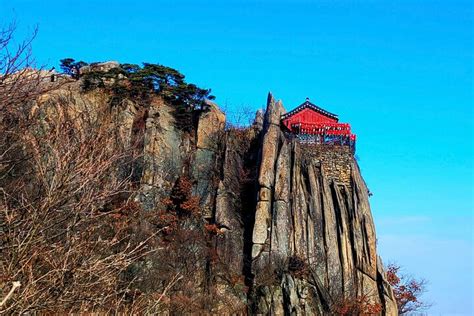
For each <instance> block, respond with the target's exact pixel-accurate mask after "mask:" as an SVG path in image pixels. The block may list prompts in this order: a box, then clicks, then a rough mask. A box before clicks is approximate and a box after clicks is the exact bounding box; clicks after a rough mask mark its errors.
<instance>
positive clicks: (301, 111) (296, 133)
mask: <svg viewBox="0 0 474 316" xmlns="http://www.w3.org/2000/svg"><path fill="white" fill-rule="evenodd" d="M281 125H282V127H283V129H284V130H285V132H286V134H287V135H288V136H290V137H295V138H296V139H297V140H298V141H300V142H302V143H310V144H328V145H342V146H350V147H351V149H352V151H355V141H356V135H355V134H352V132H351V126H350V125H349V124H348V123H339V119H338V117H337V115H336V114H333V113H330V112H328V111H326V110H324V109H322V108H320V107H319V106H317V105H315V104H313V103H311V102H310V101H309V99H308V98H306V101H305V102H304V103H303V104H301V105H300V106H298V107H296V108H295V109H293V110H292V111H290V112H288V113H285V114H283V115H282V117H281Z"/></svg>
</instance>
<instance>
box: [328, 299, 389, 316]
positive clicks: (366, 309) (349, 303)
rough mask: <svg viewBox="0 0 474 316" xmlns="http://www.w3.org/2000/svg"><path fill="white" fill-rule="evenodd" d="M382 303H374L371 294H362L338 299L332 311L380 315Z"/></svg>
mask: <svg viewBox="0 0 474 316" xmlns="http://www.w3.org/2000/svg"><path fill="white" fill-rule="evenodd" d="M382 309H383V308H382V305H381V304H380V303H374V302H373V301H372V299H371V298H370V296H368V295H362V296H356V297H347V298H342V299H337V300H335V302H334V303H333V305H332V308H331V311H332V313H334V314H336V315H342V316H349V315H354V316H356V315H379V314H380V313H381V312H382Z"/></svg>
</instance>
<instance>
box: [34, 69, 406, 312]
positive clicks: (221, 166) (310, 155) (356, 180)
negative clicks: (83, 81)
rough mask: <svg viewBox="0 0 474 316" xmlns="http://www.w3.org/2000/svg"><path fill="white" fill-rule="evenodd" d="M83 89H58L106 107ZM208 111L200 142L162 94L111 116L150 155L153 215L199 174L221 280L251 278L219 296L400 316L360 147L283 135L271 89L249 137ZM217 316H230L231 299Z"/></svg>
mask: <svg viewBox="0 0 474 316" xmlns="http://www.w3.org/2000/svg"><path fill="white" fill-rule="evenodd" d="M98 66H100V67H113V66H114V64H113V63H110V64H104V65H98ZM74 89H77V87H76V88H74ZM74 89H72V90H62V91H59V92H58V94H67V95H69V97H70V98H71V99H72V100H73V101H74V102H73V103H74V104H76V107H78V110H80V109H81V108H94V107H95V108H97V110H98V111H97V112H98V113H102V112H103V109H105V108H106V107H107V98H106V97H100V95H99V94H97V95H93V94H87V95H80V94H78V93H75V92H73V90H74ZM47 101H48V100H43V102H47ZM209 107H210V110H209V111H206V112H202V113H201V114H200V115H199V117H198V118H197V126H196V129H195V134H194V135H190V134H185V133H183V132H182V131H180V130H178V129H177V128H176V127H175V124H174V120H175V118H174V117H173V115H172V111H173V109H172V108H170V107H169V106H168V105H166V104H165V103H163V102H162V100H160V99H158V98H157V99H155V100H153V101H152V102H151V104H150V106H149V107H148V108H147V109H146V110H145V109H140V108H139V107H137V106H136V105H135V104H134V103H133V102H131V101H130V102H126V103H124V105H123V107H122V108H120V109H118V108H116V109H113V110H112V112H111V114H110V115H111V117H112V118H113V119H114V120H116V121H118V122H120V124H119V125H120V126H121V127H120V130H119V131H117V135H118V137H120V138H122V139H123V140H124V143H126V144H134V146H135V147H134V148H135V149H134V150H136V155H137V157H140V159H139V160H138V162H139V163H138V165H137V166H136V167H135V169H136V170H137V172H136V173H137V174H136V177H137V180H138V182H139V183H140V188H139V192H140V194H139V196H138V198H137V200H138V201H140V202H141V204H142V205H143V206H144V208H145V209H147V210H153V209H157V208H158V207H159V205H160V203H161V201H162V199H163V198H164V197H166V195H167V194H169V192H170V190H171V187H172V185H173V183H174V182H175V181H176V179H177V178H178V177H179V176H180V175H181V174H182V173H183V172H184V170H185V169H186V168H187V169H191V170H188V172H189V173H190V174H191V175H192V178H193V183H194V187H193V194H195V195H197V196H199V198H200V206H201V210H202V217H203V218H202V222H203V223H210V224H213V225H215V227H217V229H218V232H219V233H218V234H217V235H216V236H213V237H212V238H213V241H212V245H213V247H214V250H215V252H216V253H217V255H218V256H219V264H220V265H221V266H222V267H225V270H220V271H221V272H220V273H222V274H223V275H221V276H222V278H221V279H243V280H245V282H244V283H242V284H240V283H238V282H237V283H238V284H237V285H238V286H240V287H241V288H237V285H235V284H234V285H233V287H230V286H229V285H227V284H226V283H223V282H220V281H217V283H218V284H217V287H218V289H219V290H218V291H219V293H220V294H222V293H224V295H226V296H227V297H228V301H229V302H238V303H240V304H243V305H244V306H245V305H247V306H248V309H247V311H248V313H249V314H269V315H283V314H285V315H302V314H305V315H328V314H337V312H336V311H337V307H338V306H340V305H341V304H342V305H343V304H344V303H345V302H347V301H354V299H355V298H362V297H363V298H365V300H366V303H367V304H371V306H373V307H376V308H375V310H376V312H375V314H379V315H396V314H397V308H396V304H395V302H394V298H393V293H392V290H391V288H390V286H389V284H388V283H387V282H386V280H385V272H384V270H383V265H382V262H381V260H380V258H379V257H378V256H377V250H376V235H375V227H374V223H373V219H372V215H371V211H370V206H369V201H368V189H367V186H366V184H365V182H364V180H363V179H362V176H361V174H360V171H359V167H358V165H357V162H356V161H355V160H354V157H353V154H352V152H351V151H350V149H349V148H347V147H340V146H334V147H330V146H321V145H319V146H318V145H303V144H300V143H298V142H296V141H294V140H290V139H289V138H288V137H286V136H285V134H284V133H283V132H282V130H281V129H280V117H281V115H282V114H283V113H285V109H284V107H283V104H282V103H281V102H280V101H275V99H274V98H273V96H272V95H271V94H270V95H269V96H268V101H267V108H266V111H265V113H262V112H258V113H257V115H256V120H255V123H254V124H253V126H252V127H249V128H247V129H245V130H242V129H226V128H225V123H226V122H225V115H224V113H223V112H222V111H221V110H220V109H219V108H218V106H217V105H215V104H213V103H210V104H209ZM101 111H102V112H101ZM187 165H188V166H187ZM189 165H191V166H192V167H191V168H189ZM206 264H208V266H209V267H208V268H207V269H206V271H209V270H212V267H211V263H201V264H199V265H200V266H204V265H206ZM197 265H198V264H197ZM222 271H223V272H222ZM234 283H235V282H234ZM236 304H237V303H236ZM377 308H378V309H377ZM219 313H226V305H225V304H224V303H222V306H221V309H220V310H219ZM227 313H231V312H230V311H227Z"/></svg>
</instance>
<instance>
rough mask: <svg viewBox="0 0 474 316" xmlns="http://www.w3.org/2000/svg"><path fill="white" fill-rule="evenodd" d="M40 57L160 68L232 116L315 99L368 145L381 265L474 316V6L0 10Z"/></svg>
mask: <svg viewBox="0 0 474 316" xmlns="http://www.w3.org/2000/svg"><path fill="white" fill-rule="evenodd" d="M13 19H14V20H16V21H17V24H18V27H19V32H18V35H19V37H21V36H24V34H27V33H28V30H31V28H32V27H33V26H34V25H35V24H37V25H38V26H39V34H38V37H37V38H36V40H35V42H34V54H35V56H36V58H37V60H38V62H39V63H41V64H47V65H48V66H57V63H58V60H59V59H61V58H65V57H73V58H75V59H82V60H84V61H89V62H91V61H105V60H117V61H120V62H130V63H140V62H142V61H146V62H153V63H161V64H164V65H167V66H171V67H174V68H176V69H178V70H180V71H181V72H182V73H184V74H185V75H186V76H187V78H188V80H189V81H190V82H194V83H197V84H198V85H200V86H202V87H207V88H212V90H213V93H214V94H215V95H216V97H217V102H218V103H219V104H221V105H223V106H225V107H226V109H227V110H228V111H229V112H231V113H232V112H236V111H240V110H241V109H243V108H250V109H252V110H255V109H258V108H261V107H262V106H263V105H264V103H265V100H266V94H267V92H268V91H272V92H273V93H274V95H275V96H276V97H277V98H280V99H282V100H283V103H284V105H285V106H286V108H287V109H291V108H293V107H295V106H297V105H299V104H300V103H302V102H303V101H304V99H305V97H310V98H311V100H312V101H313V102H314V103H316V104H318V105H319V106H321V107H323V108H325V109H327V110H328V111H330V112H333V113H337V114H339V117H340V119H341V121H344V122H350V123H351V124H352V127H353V130H354V132H355V133H356V134H357V135H358V144H357V156H358V157H359V163H360V165H361V169H362V172H363V176H364V178H365V179H366V181H367V183H368V185H369V188H370V190H371V191H372V192H373V194H374V195H373V197H372V198H371V204H372V210H373V214H374V218H375V222H376V228H377V233H378V247H379V252H380V253H381V255H382V257H383V259H384V261H386V262H397V263H399V264H400V265H402V266H404V267H405V270H406V272H409V273H412V274H413V275H415V276H418V277H424V278H426V279H427V280H429V282H430V284H429V292H428V293H427V294H426V296H425V297H426V299H427V300H428V301H431V302H433V303H434V306H433V307H432V308H431V309H430V311H429V314H430V315H431V314H432V315H453V314H458V315H471V314H473V313H474V312H473V306H472V300H473V297H474V295H473V195H474V191H473V190H474V189H473V186H474V177H473V138H474V131H473V107H474V105H473V77H472V76H473V73H472V70H473V60H474V56H473V37H474V34H473V33H474V31H473V8H472V3H471V1H467V0H466V1H457V0H454V1H453V0H446V1H431V0H425V1H422V0H418V1H414V0H413V1H404V0H398V1H395V0H394V1H382V0H379V1H375V0H374V1H369V0H366V1H348V0H347V1H338V0H332V1H330V0H325V1H298V0H296V1H290V0H287V1H278V0H277V1H243V0H242V1H235V0H231V1H228V0H218V1H198V0H194V1H193V0H189V1H177V0H174V1H98V0H95V1H92V0H81V1H54V0H51V1H46V0H43V1H39V0H35V1H33V0H30V1H22V0H18V1H15V0H0V21H2V22H5V23H6V22H8V21H10V20H13Z"/></svg>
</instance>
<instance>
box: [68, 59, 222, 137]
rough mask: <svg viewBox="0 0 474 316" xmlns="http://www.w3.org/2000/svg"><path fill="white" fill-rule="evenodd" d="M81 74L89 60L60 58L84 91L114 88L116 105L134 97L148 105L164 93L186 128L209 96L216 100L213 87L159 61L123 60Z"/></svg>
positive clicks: (189, 127)
mask: <svg viewBox="0 0 474 316" xmlns="http://www.w3.org/2000/svg"><path fill="white" fill-rule="evenodd" d="M96 64H97V63H92V64H91V69H90V71H88V72H86V73H84V74H81V73H80V68H81V67H83V66H86V65H87V63H84V62H82V61H80V62H76V61H75V60H74V59H72V58H65V59H62V60H61V68H62V70H63V72H64V73H65V74H68V75H70V76H71V77H72V78H75V79H79V78H82V80H83V83H82V87H83V89H84V91H91V90H94V89H97V88H107V89H109V90H110V91H111V92H112V97H111V105H117V104H119V103H120V102H121V101H122V100H124V99H134V100H137V101H139V102H141V103H142V105H144V106H145V107H146V106H148V105H149V103H150V97H151V96H152V95H153V94H155V95H159V96H161V97H162V98H163V99H164V100H165V101H166V102H167V103H168V104H170V105H172V106H173V107H174V109H175V111H174V115H175V118H176V125H177V127H178V128H180V129H182V130H184V131H188V132H189V131H191V130H192V127H193V112H194V111H196V110H204V109H206V108H207V106H206V100H213V99H215V97H214V96H213V95H211V90H210V89H202V88H199V87H198V86H197V85H195V84H192V83H187V82H186V81H185V76H184V75H183V74H181V73H180V72H179V71H177V70H176V69H173V68H171V67H167V66H163V65H160V64H152V63H143V66H142V67H141V66H139V65H135V64H121V65H119V67H116V68H112V69H109V70H107V71H103V70H101V69H100V68H94V66H95V65H96Z"/></svg>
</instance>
